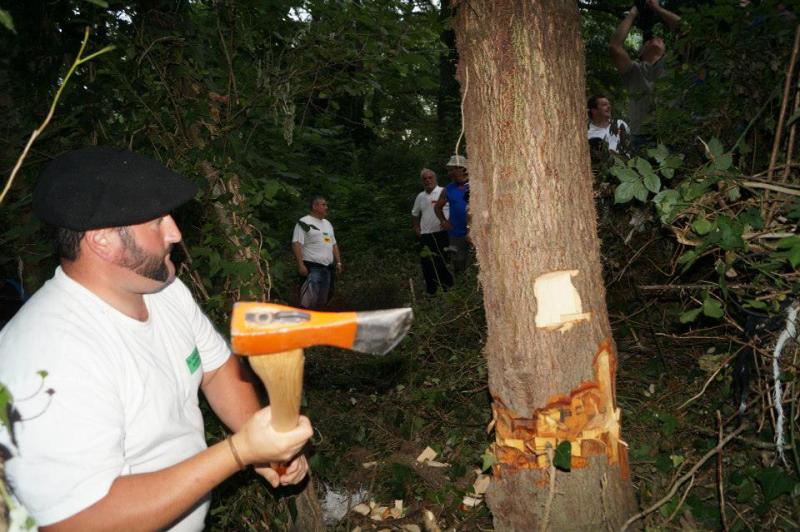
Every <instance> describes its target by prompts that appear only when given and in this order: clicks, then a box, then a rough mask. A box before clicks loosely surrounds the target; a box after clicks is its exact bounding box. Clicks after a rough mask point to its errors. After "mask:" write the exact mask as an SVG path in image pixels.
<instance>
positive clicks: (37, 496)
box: [0, 147, 312, 530]
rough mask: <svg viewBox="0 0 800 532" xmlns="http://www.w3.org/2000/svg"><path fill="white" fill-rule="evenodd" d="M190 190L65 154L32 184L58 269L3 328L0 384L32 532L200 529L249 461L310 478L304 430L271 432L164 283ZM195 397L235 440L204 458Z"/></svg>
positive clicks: (10, 472)
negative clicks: (226, 483)
mask: <svg viewBox="0 0 800 532" xmlns="http://www.w3.org/2000/svg"><path fill="white" fill-rule="evenodd" d="M195 193H196V187H195V186H194V185H193V184H192V183H191V182H189V181H188V180H186V179H185V178H184V177H182V176H180V175H178V174H176V173H174V172H172V171H170V170H169V169H167V168H166V167H164V166H162V165H161V164H160V163H157V162H156V161H153V160H151V159H148V158H146V157H143V156H140V155H137V154H135V153H131V152H128V151H125V150H121V149H115V148H99V147H93V148H86V149H82V150H78V151H74V152H70V153H67V154H65V155H62V156H60V157H58V158H56V159H55V160H53V161H52V162H51V163H50V164H49V165H48V166H47V167H46V168H45V170H44V172H43V173H42V175H41V177H40V179H39V183H38V185H37V188H36V191H35V192H34V199H33V202H34V211H35V213H36V214H37V215H38V216H39V217H40V218H41V219H42V220H44V221H45V222H47V223H49V224H51V225H54V226H55V227H56V229H57V233H58V236H57V246H58V250H59V254H60V258H61V266H60V267H58V268H57V269H56V272H55V275H54V277H53V278H52V279H50V280H49V281H48V282H47V283H46V284H45V285H44V286H43V287H42V288H41V289H39V290H38V291H37V292H36V293H35V294H34V295H33V297H32V298H31V299H30V300H28V302H27V303H26V304H25V305H24V306H23V307H22V309H21V310H20V311H19V312H18V313H17V315H16V316H15V317H14V318H13V319H12V320H11V321H10V322H9V323H8V325H6V326H5V327H4V328H3V329H2V330H1V331H0V382H2V383H3V384H5V385H6V386H7V387H8V389H9V390H10V391H11V393H12V394H13V396H14V397H15V398H16V399H17V400H16V401H15V402H14V407H15V409H16V410H17V411H18V413H19V416H15V418H17V419H18V421H16V422H15V423H14V425H13V432H8V431H7V430H0V444H1V445H2V446H5V447H6V448H8V449H9V450H10V451H11V457H10V459H9V460H8V461H7V462H6V464H5V468H6V474H7V477H8V480H9V483H10V485H11V486H12V488H13V491H14V494H15V495H16V496H17V498H18V499H19V500H20V501H21V502H22V503H23V504H24V505H25V506H26V507H27V509H28V511H29V512H30V513H31V515H32V516H33V517H34V518H35V519H36V521H37V523H38V524H39V526H40V527H44V528H43V529H47V530H67V529H69V530H93V529H104V530H119V529H146V530H154V529H164V528H172V529H173V530H202V529H203V523H204V520H205V515H206V513H207V511H208V507H209V493H210V491H211V490H212V489H213V488H214V487H215V486H217V485H218V484H219V483H220V482H222V481H223V480H225V479H226V478H228V477H229V476H230V475H232V474H233V473H235V472H236V471H238V470H240V469H243V468H244V467H246V466H247V465H250V464H269V463H271V462H286V461H289V465H288V470H287V471H286V472H285V473H284V474H283V475H279V474H278V473H277V472H276V471H274V470H272V469H270V468H268V467H260V468H258V469H257V471H258V472H259V473H260V474H261V475H263V476H264V477H265V478H266V479H267V480H268V481H269V482H270V483H271V484H272V485H273V486H278V485H280V484H292V483H297V482H299V481H300V480H302V478H303V477H304V476H305V474H306V471H307V468H308V466H307V463H306V460H305V458H303V456H302V455H299V453H300V451H301V449H302V447H303V445H304V444H305V443H306V441H307V440H308V438H309V437H310V436H311V433H312V431H311V426H310V424H309V421H308V419H307V418H304V417H301V419H300V425H299V426H298V428H297V429H295V430H293V431H291V432H286V433H277V432H275V430H274V429H273V428H272V426H271V425H270V410H269V408H263V409H262V408H261V406H260V404H259V400H258V397H257V395H256V392H255V390H254V388H253V386H252V385H251V384H250V382H249V381H248V379H247V377H246V376H245V375H243V374H242V373H241V371H240V370H241V368H240V366H239V363H238V361H237V360H236V358H235V357H232V356H231V355H230V350H229V348H228V346H227V344H226V343H225V341H224V340H223V338H222V337H221V336H220V335H219V333H217V332H216V331H215V330H214V327H213V326H212V325H211V322H210V321H209V320H208V318H207V317H206V316H205V315H204V314H203V312H202V311H201V310H200V308H199V307H198V306H197V304H196V303H195V301H194V299H193V297H192V295H191V293H190V292H189V290H188V288H187V287H186V286H185V285H184V284H183V283H182V282H181V281H180V280H179V279H177V278H176V277H175V266H174V265H173V263H172V262H171V261H170V258H169V253H170V249H171V248H172V246H173V245H174V244H176V243H178V242H180V240H181V233H180V231H179V230H178V227H177V226H176V224H175V221H174V220H173V219H172V216H171V215H170V212H171V211H172V210H173V209H175V208H177V207H178V206H179V205H181V204H183V203H185V202H187V201H189V200H191V199H192V198H193V197H194V195H195ZM44 372H46V373H44ZM198 389H202V390H203V393H204V395H205V397H206V399H207V400H208V403H209V404H210V405H211V408H212V409H213V410H214V412H215V413H216V414H217V415H218V416H219V418H220V419H221V420H222V421H223V422H224V423H225V424H226V425H227V426H228V427H229V428H230V429H231V430H232V431H234V434H233V435H232V436H231V437H229V438H228V439H227V440H226V441H223V442H220V443H217V444H215V445H212V446H211V447H207V445H206V442H205V436H204V428H203V417H202V414H201V412H200V408H199V404H198ZM44 390H46V391H44ZM22 398H24V400H21V399H22Z"/></svg>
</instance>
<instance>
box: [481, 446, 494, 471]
mask: <svg viewBox="0 0 800 532" xmlns="http://www.w3.org/2000/svg"><path fill="white" fill-rule="evenodd" d="M481 458H482V459H483V466H482V467H481V471H486V470H487V469H489V468H490V467H492V466H493V465H494V464H496V463H497V457H496V456H495V455H494V454H493V453H492V452H491V451H489V450H488V449H487V450H486V452H485V453H483V456H482V457H481Z"/></svg>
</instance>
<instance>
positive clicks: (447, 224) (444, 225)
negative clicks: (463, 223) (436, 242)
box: [442, 220, 453, 231]
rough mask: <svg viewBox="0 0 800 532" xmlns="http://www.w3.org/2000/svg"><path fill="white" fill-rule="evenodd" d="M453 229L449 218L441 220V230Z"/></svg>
mask: <svg viewBox="0 0 800 532" xmlns="http://www.w3.org/2000/svg"><path fill="white" fill-rule="evenodd" d="M452 229H453V224H451V223H450V220H445V221H443V222H442V231H451V230H452Z"/></svg>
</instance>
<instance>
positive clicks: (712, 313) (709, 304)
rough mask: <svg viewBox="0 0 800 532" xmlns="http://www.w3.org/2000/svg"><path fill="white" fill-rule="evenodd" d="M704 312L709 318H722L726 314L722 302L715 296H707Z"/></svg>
mask: <svg viewBox="0 0 800 532" xmlns="http://www.w3.org/2000/svg"><path fill="white" fill-rule="evenodd" d="M703 314H705V315H706V316H708V317H709V318H721V317H722V316H724V315H725V311H724V310H722V304H721V303H720V302H719V301H717V300H716V299H714V298H713V297H710V296H709V297H706V299H705V300H704V301H703Z"/></svg>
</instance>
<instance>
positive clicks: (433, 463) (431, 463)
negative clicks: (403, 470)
mask: <svg viewBox="0 0 800 532" xmlns="http://www.w3.org/2000/svg"><path fill="white" fill-rule="evenodd" d="M425 465H426V466H428V467H450V464H446V463H444V462H437V461H436V460H428V461H427V462H425Z"/></svg>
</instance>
